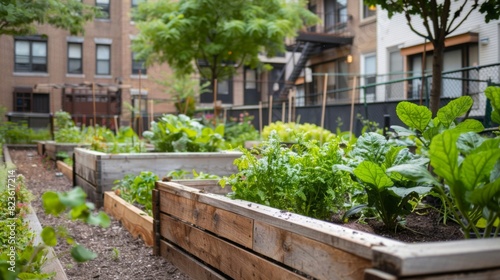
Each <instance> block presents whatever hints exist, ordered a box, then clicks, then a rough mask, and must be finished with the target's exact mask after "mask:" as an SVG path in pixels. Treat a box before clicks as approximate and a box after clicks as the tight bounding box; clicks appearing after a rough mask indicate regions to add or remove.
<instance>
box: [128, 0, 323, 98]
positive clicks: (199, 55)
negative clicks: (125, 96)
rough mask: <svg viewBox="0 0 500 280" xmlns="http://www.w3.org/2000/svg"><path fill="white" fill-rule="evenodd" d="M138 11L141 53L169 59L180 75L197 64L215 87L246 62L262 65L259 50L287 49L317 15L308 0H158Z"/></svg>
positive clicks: (149, 58) (158, 59)
mask: <svg viewBox="0 0 500 280" xmlns="http://www.w3.org/2000/svg"><path fill="white" fill-rule="evenodd" d="M134 16H135V18H136V19H137V21H136V22H137V27H138V29H139V30H140V33H139V35H138V37H137V38H136V39H135V40H134V42H133V47H132V48H133V50H134V51H135V52H137V53H138V56H139V57H142V58H144V59H146V61H147V63H148V64H151V63H154V62H158V63H164V62H167V63H168V64H169V65H170V67H172V68H173V69H174V70H175V72H176V74H178V75H186V74H192V73H194V72H195V69H196V70H197V72H198V73H199V74H200V75H201V77H203V78H205V79H207V80H209V81H211V83H212V86H214V87H215V81H216V80H217V79H224V78H228V77H231V76H232V75H233V74H234V73H235V71H236V69H237V68H238V67H240V66H242V65H248V66H250V67H256V66H258V65H259V59H258V55H259V53H261V52H263V53H266V54H267V55H268V56H270V57H272V56H275V55H276V54H278V53H282V52H284V51H285V46H284V43H285V38H286V37H293V36H295V35H296V32H297V30H299V29H300V28H302V27H303V26H305V25H307V24H313V23H316V22H317V20H318V18H317V17H316V15H314V14H313V13H311V12H310V11H308V10H307V9H306V8H305V1H304V0H295V1H292V0H253V1H248V0H217V1H214V0H179V1H177V0H158V1H151V2H147V3H143V4H141V5H139V9H138V11H137V14H136V15H134ZM214 92H216V91H215V90H214ZM214 101H215V100H214Z"/></svg>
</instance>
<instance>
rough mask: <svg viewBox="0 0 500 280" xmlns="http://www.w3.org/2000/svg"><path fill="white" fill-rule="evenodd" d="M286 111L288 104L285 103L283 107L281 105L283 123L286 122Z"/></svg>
mask: <svg viewBox="0 0 500 280" xmlns="http://www.w3.org/2000/svg"><path fill="white" fill-rule="evenodd" d="M285 111H286V102H283V105H281V121H282V122H286V119H285Z"/></svg>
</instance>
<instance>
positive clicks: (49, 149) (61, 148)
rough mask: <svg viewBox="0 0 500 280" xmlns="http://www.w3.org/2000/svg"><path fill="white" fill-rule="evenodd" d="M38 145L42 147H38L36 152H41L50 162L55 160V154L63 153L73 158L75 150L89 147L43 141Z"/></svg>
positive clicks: (87, 145)
mask: <svg viewBox="0 0 500 280" xmlns="http://www.w3.org/2000/svg"><path fill="white" fill-rule="evenodd" d="M38 145H42V147H41V148H40V147H38V151H39V152H40V149H41V150H42V153H44V154H45V155H46V156H48V157H49V158H50V159H51V160H57V153H59V152H65V153H67V154H68V156H69V157H72V156H73V151H74V149H75V148H79V147H80V148H85V147H89V146H90V145H89V144H78V143H57V142H54V141H45V142H43V143H39V144H38Z"/></svg>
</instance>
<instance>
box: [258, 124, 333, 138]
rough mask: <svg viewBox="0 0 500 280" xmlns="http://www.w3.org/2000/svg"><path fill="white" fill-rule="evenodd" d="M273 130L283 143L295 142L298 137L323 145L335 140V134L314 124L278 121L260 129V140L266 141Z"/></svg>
mask: <svg viewBox="0 0 500 280" xmlns="http://www.w3.org/2000/svg"><path fill="white" fill-rule="evenodd" d="M273 130H275V131H276V133H277V134H278V136H279V138H280V139H281V141H283V142H297V141H298V139H299V137H302V138H303V139H304V140H306V141H307V140H313V139H314V140H317V141H322V142H323V143H325V142H328V141H330V140H333V139H335V138H336V136H335V134H333V133H332V132H331V131H329V130H327V129H324V128H321V127H319V126H317V125H315V124H310V123H305V124H298V123H294V122H290V123H283V122H280V121H278V122H274V123H271V124H269V125H267V126H265V127H264V128H263V129H262V139H263V140H267V139H268V138H269V136H270V134H271V132H272V131H273ZM299 135H300V136H299Z"/></svg>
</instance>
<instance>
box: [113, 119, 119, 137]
mask: <svg viewBox="0 0 500 280" xmlns="http://www.w3.org/2000/svg"><path fill="white" fill-rule="evenodd" d="M113 119H114V123H115V132H116V133H118V131H119V130H120V128H119V127H118V116H117V115H114V117H113Z"/></svg>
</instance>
